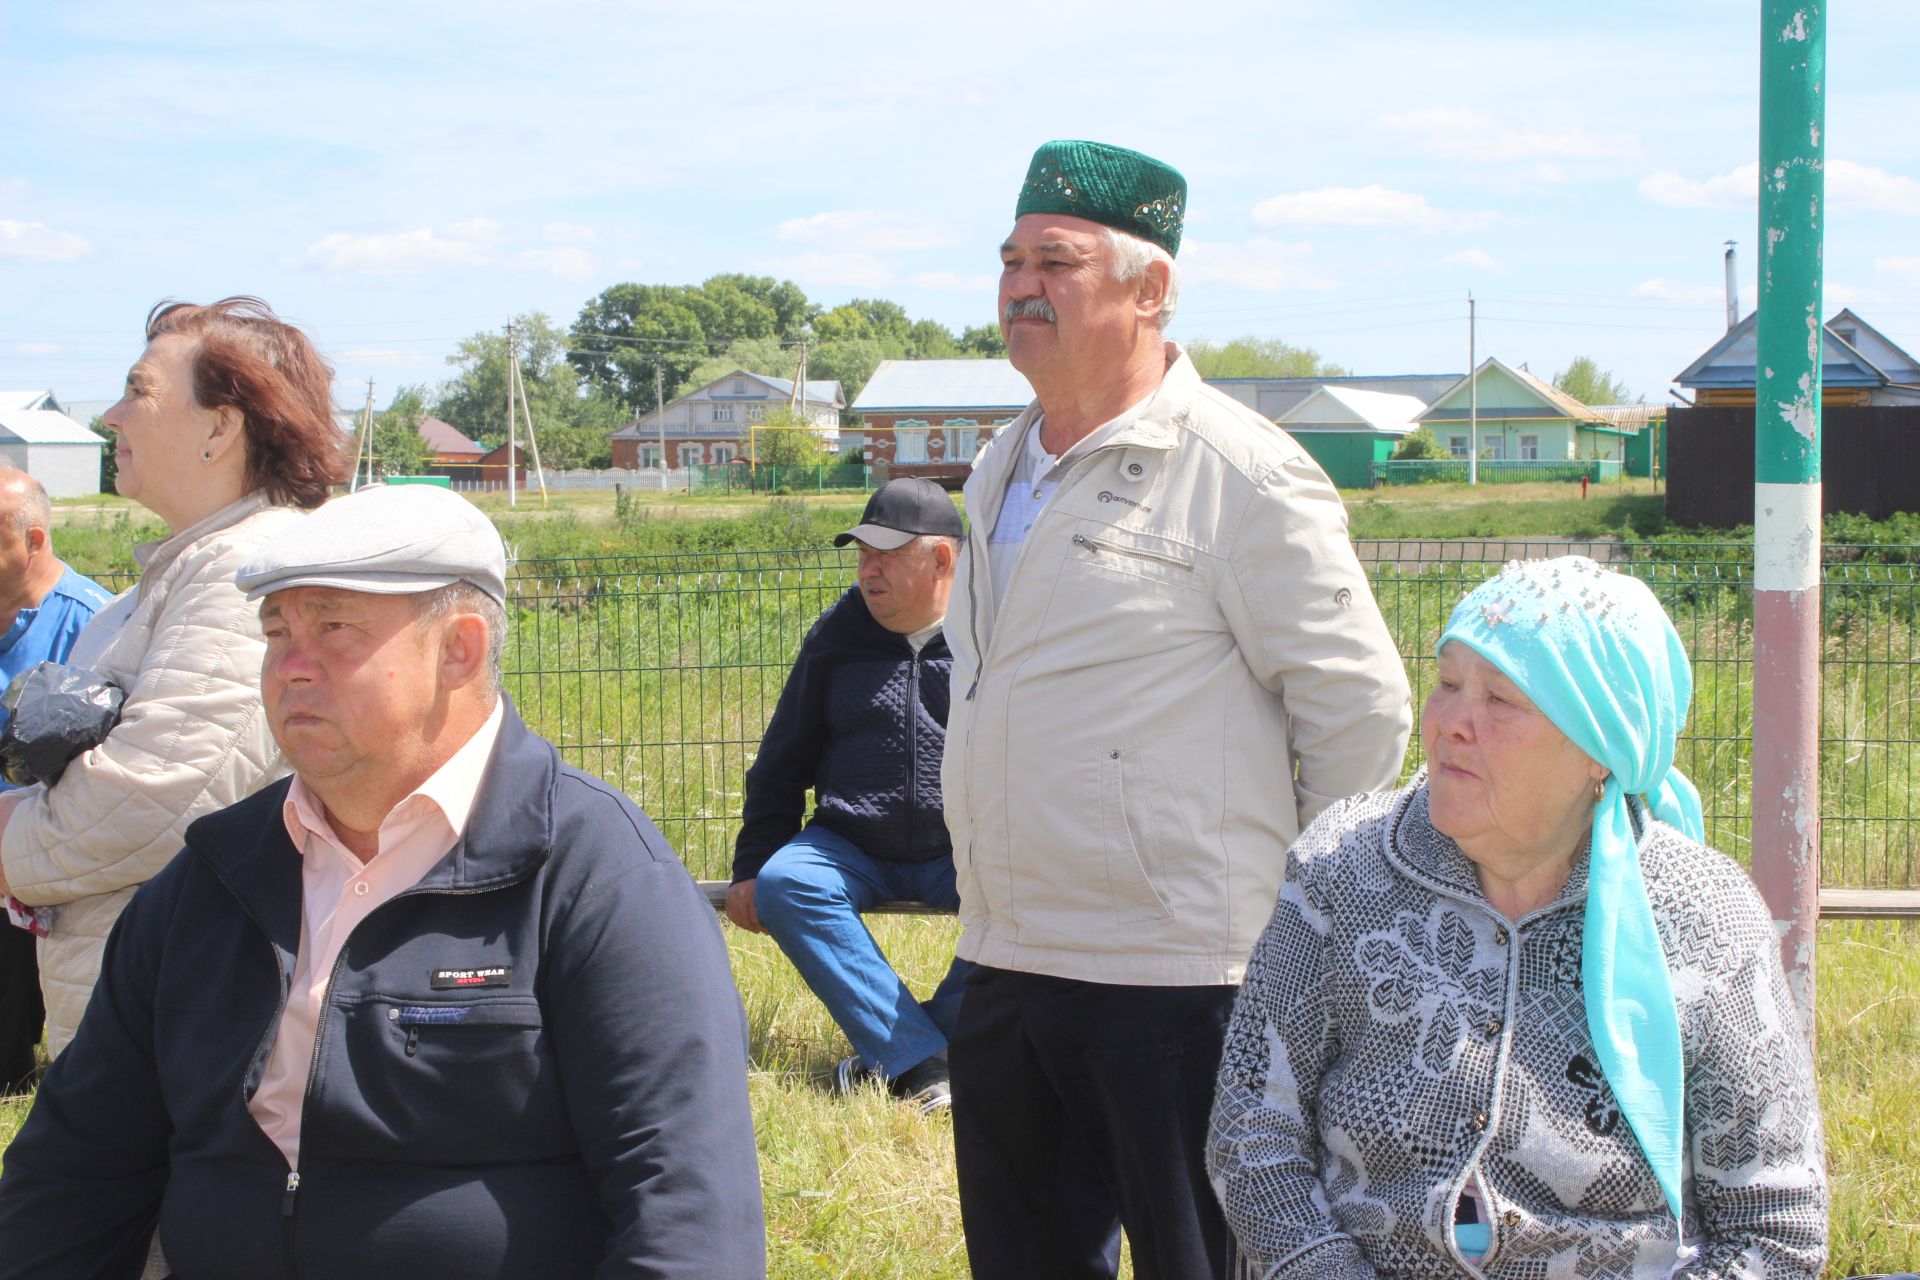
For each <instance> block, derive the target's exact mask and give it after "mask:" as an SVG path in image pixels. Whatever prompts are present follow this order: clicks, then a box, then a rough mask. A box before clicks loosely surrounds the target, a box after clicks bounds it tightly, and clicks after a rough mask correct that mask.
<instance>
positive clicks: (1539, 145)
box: [1380, 107, 1640, 181]
mask: <svg viewBox="0 0 1920 1280" xmlns="http://www.w3.org/2000/svg"><path fill="white" fill-rule="evenodd" d="M1380 123H1381V124H1382V125H1384V126H1385V127H1386V128H1387V129H1389V130H1392V131H1393V132H1395V133H1402V134H1406V135H1408V136H1409V137H1411V138H1413V139H1414V140H1415V141H1416V142H1418V143H1419V144H1420V145H1421V146H1422V147H1423V148H1425V150H1426V151H1427V153H1428V154H1430V155H1433V156H1437V157H1439V158H1440V159H1442V160H1466V161H1485V162H1506V161H1514V160H1621V159H1631V158H1633V157H1634V156H1637V155H1639V154H1640V139H1639V138H1637V137H1635V136H1634V135H1633V134H1631V133H1589V132H1588V131H1586V130H1584V129H1538V128H1533V127H1529V126H1525V125H1509V124H1502V123H1500V122H1499V121H1496V120H1495V119H1494V118H1493V117H1491V116H1484V115H1481V114H1480V113H1479V112H1476V111H1466V110H1463V109H1461V108H1459V107H1429V108H1427V109H1426V110H1424V111H1401V112H1394V113H1390V114H1388V115H1383V116H1381V117H1380ZM1559 180H1560V179H1559V178H1548V179H1547V181H1559Z"/></svg>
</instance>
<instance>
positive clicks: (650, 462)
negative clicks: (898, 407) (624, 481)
mask: <svg viewBox="0 0 1920 1280" xmlns="http://www.w3.org/2000/svg"><path fill="white" fill-rule="evenodd" d="M846 405H847V401H846V396H845V395H844V394H843V393H842V391H841V390H840V383H839V382H838V381H837V380H822V379H816V378H809V379H807V386H806V394H805V395H804V396H801V395H796V394H795V392H794V384H793V380H792V379H790V378H774V377H769V376H767V375H766V374H761V373H748V372H747V371H746V370H744V369H735V370H734V371H733V372H732V373H729V374H727V375H726V376H725V377H723V378H715V379H714V380H713V381H712V382H709V383H707V384H706V385H704V386H700V387H695V388H693V389H692V390H691V391H688V392H686V393H685V394H683V395H679V396H675V397H674V398H673V399H672V400H670V401H668V402H667V403H666V404H665V405H664V406H663V407H661V408H659V409H656V410H653V411H652V412H649V413H644V414H641V415H640V416H639V417H638V418H635V419H634V420H633V421H632V422H629V423H628V424H627V425H626V426H624V427H621V428H620V429H619V430H618V431H616V432H614V433H613V437H612V440H613V465H614V466H616V467H624V468H626V469H628V470H639V469H640V468H642V467H657V466H659V465H660V451H661V447H662V445H664V446H665V448H666V451H667V462H668V465H669V466H671V467H686V466H703V465H707V466H710V465H714V464H717V463H723V462H733V461H736V460H737V459H741V458H746V457H749V456H751V455H752V453H753V451H754V432H755V430H757V429H758V427H759V424H761V423H762V422H764V421H766V419H767V415H768V414H769V413H771V412H772V411H774V410H775V409H784V408H787V407H789V406H791V407H792V408H793V409H794V410H795V411H796V412H797V413H799V414H801V415H802V417H803V419H804V421H805V422H806V423H807V425H808V426H809V427H812V428H814V429H815V431H816V433H817V434H818V435H819V437H820V453H821V459H820V460H821V461H822V462H827V461H830V460H831V458H830V455H832V454H833V453H835V452H837V451H838V450H839V448H840V411H841V410H842V409H844V408H846Z"/></svg>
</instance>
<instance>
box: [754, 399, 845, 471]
mask: <svg viewBox="0 0 1920 1280" xmlns="http://www.w3.org/2000/svg"><path fill="white" fill-rule="evenodd" d="M753 434H754V446H753V456H754V461H755V463H756V465H758V466H762V467H824V466H826V465H827V464H829V463H831V462H832V461H833V455H832V453H831V452H829V450H830V449H831V448H832V445H831V443H830V442H829V441H828V440H827V439H826V438H824V437H823V436H822V435H821V431H820V428H819V427H817V426H814V425H812V424H811V423H809V422H808V421H807V420H806V418H805V417H804V416H803V415H802V414H800V413H797V412H795V411H794V410H792V409H789V408H788V407H787V406H786V405H780V406H778V407H776V408H773V409H769V410H768V411H767V416H766V418H765V419H764V420H763V421H762V422H761V423H760V427H759V429H758V430H757V431H755V432H754V433H753Z"/></svg>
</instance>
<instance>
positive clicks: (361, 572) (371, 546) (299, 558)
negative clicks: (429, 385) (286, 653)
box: [234, 485, 507, 603]
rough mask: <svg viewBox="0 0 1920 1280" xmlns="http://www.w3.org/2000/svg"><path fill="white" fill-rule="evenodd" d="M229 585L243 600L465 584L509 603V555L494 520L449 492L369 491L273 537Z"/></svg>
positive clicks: (408, 591) (416, 488) (423, 488)
mask: <svg viewBox="0 0 1920 1280" xmlns="http://www.w3.org/2000/svg"><path fill="white" fill-rule="evenodd" d="M234 581H235V582H236V583H237V584H239V587H240V589H241V590H242V591H244V592H246V593H247V599H249V600H258V599H259V598H260V597H261V596H264V595H270V594H271V593H273V592H275V591H285V590H286V589H287V588H289V587H336V588H338V589H340V590H342V591H365V592H369V593H371V594H373V595H381V596H410V595H418V594H419V593H420V592H422V591H435V590H438V589H439V588H441V587H450V586H452V585H453V584H454V583H456V582H470V583H472V584H473V585H474V586H476V587H478V588H480V589H481V590H482V591H484V592H486V593H487V594H488V595H490V596H492V597H493V598H494V599H495V600H499V601H501V602H503V603H504V602H505V601H506V598H507V549H506V547H505V545H504V544H503V543H502V542H501V541H500V533H499V531H498V530H496V529H495V528H494V527H493V522H492V521H491V520H489V519H487V518H486V517H485V516H484V515H482V514H480V510H479V508H477V507H475V506H474V505H473V504H472V503H471V502H468V501H467V500H466V499H465V498H462V497H461V496H460V495H459V494H457V493H454V492H453V491H452V490H450V489H441V488H437V487H435V486H432V485H373V486H371V487H369V488H365V489H361V490H359V491H358V492H356V493H350V494H347V495H346V496H344V497H340V498H335V499H334V500H333V501H331V502H329V503H327V504H326V505H325V506H323V507H321V508H320V509H319V510H318V511H316V512H314V513H313V514H312V515H310V516H308V517H307V518H306V519H305V520H302V521H300V522H299V523H298V524H295V525H292V526H291V527H289V528H288V529H286V530H285V531H284V532H282V533H280V534H277V535H276V536H275V537H273V538H272V539H271V540H270V541H269V542H268V543H267V544H266V545H265V546H263V547H261V548H260V551H259V553H258V554H257V555H255V556H254V557H253V559H251V560H249V561H247V563H245V564H244V565H241V566H240V572H239V573H237V574H235V575H234Z"/></svg>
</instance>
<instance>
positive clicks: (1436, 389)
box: [1206, 373, 1463, 422]
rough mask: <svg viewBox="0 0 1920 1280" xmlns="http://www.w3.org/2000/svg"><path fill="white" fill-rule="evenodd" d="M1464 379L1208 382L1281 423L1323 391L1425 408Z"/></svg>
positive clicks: (1408, 376)
mask: <svg viewBox="0 0 1920 1280" xmlns="http://www.w3.org/2000/svg"><path fill="white" fill-rule="evenodd" d="M1462 376H1463V375H1461V374H1458V373H1383V374H1364V375H1356V374H1338V375H1335V376H1332V377H1324V378H1208V379H1207V380H1206V383H1207V385H1208V386H1210V387H1212V388H1214V389H1215V390H1217V391H1220V392H1222V393H1224V394H1226V395H1229V396H1232V397H1233V398H1234V399H1235V400H1238V401H1239V402H1240V403H1241V404H1244V405H1245V406H1247V408H1249V409H1251V410H1253V411H1254V412H1255V413H1257V414H1259V415H1260V416H1261V417H1263V418H1269V419H1272V420H1273V421H1274V422H1279V421H1280V420H1281V419H1282V418H1284V417H1286V416H1287V415H1288V414H1289V413H1291V412H1293V410H1294V409H1295V408H1296V407H1298V406H1299V404H1300V402H1301V401H1303V400H1305V399H1306V398H1307V397H1308V396H1310V395H1312V394H1313V393H1314V392H1316V391H1318V390H1319V389H1320V388H1322V387H1345V388H1347V389H1348V390H1350V391H1371V392H1377V393H1379V394H1382V395H1395V396H1413V397H1414V398H1416V399H1418V400H1419V401H1420V403H1421V405H1423V406H1425V405H1430V404H1432V403H1433V402H1434V401H1435V400H1437V399H1439V398H1440V394H1441V393H1442V392H1444V391H1445V390H1446V389H1447V388H1449V387H1451V386H1453V385H1454V384H1455V383H1456V382H1459V381H1460V379H1461V377H1462Z"/></svg>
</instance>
